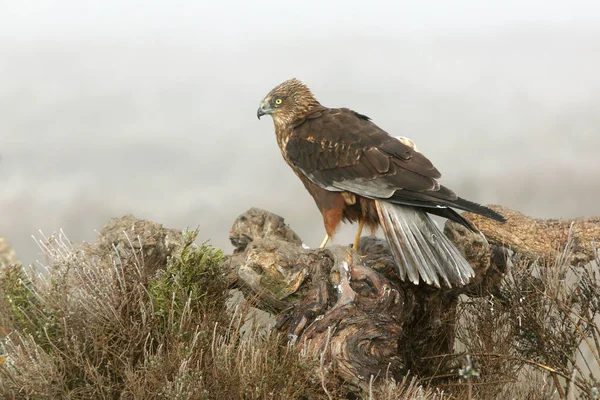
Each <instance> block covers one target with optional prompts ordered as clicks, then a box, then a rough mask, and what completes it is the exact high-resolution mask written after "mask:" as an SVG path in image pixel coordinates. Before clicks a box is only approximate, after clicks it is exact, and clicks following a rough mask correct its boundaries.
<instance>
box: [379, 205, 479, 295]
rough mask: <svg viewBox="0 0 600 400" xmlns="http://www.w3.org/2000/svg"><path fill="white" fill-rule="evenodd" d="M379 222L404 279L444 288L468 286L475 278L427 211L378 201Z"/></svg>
mask: <svg viewBox="0 0 600 400" xmlns="http://www.w3.org/2000/svg"><path fill="white" fill-rule="evenodd" d="M376 204H377V212H378V214H379V221H380V224H381V227H382V228H383V232H384V233H385V236H386V238H387V241H388V243H389V245H390V249H391V250H392V254H393V256H394V259H395V260H396V263H397V264H398V269H399V271H398V272H399V275H400V278H401V279H402V280H405V279H406V278H407V277H408V280H409V281H411V282H412V283H414V284H418V283H419V278H420V279H421V280H422V281H423V282H425V283H427V284H429V285H435V286H437V287H440V283H441V282H443V283H444V284H445V285H446V286H448V287H453V286H464V285H466V284H467V283H468V282H469V280H470V279H471V278H472V277H474V276H475V272H474V271H473V268H471V265H470V264H469V263H468V262H467V260H465V258H464V257H463V256H462V255H461V254H460V252H459V251H458V249H457V248H456V247H455V246H454V245H453V244H452V242H450V240H449V239H448V238H447V237H446V236H445V235H444V234H443V233H442V232H441V231H440V229H439V228H438V227H437V225H436V224H435V222H433V220H432V219H431V218H429V216H428V215H427V213H425V212H424V211H422V210H420V209H418V208H415V207H410V206H401V205H397V204H392V203H388V202H385V201H376Z"/></svg>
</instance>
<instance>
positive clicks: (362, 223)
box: [352, 216, 367, 250]
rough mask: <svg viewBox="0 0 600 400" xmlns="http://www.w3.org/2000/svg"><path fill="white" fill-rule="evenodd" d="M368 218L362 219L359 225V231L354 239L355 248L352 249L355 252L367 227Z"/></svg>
mask: <svg viewBox="0 0 600 400" xmlns="http://www.w3.org/2000/svg"><path fill="white" fill-rule="evenodd" d="M366 219H367V218H366V217H364V216H363V217H362V218H361V219H360V222H359V223H358V231H357V232H356V237H355V238H354V246H353V247H352V248H353V249H354V250H358V242H359V240H360V234H361V233H362V230H363V226H365V220H366Z"/></svg>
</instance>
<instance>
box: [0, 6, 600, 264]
mask: <svg viewBox="0 0 600 400" xmlns="http://www.w3.org/2000/svg"><path fill="white" fill-rule="evenodd" d="M138 4H144V6H143V7H141V6H139V5H138ZM286 4H287V3H281V2H280V3H275V2H269V1H255V2H252V3H242V2H226V3H220V5H219V4H213V3H205V2H196V3H191V2H182V3H181V5H179V6H178V7H174V6H173V5H172V4H171V3H161V2H157V1H151V2H147V3H136V2H132V1H126V2H114V1H112V0H110V1H104V2H102V3H99V2H98V3H94V2H74V1H63V2H50V1H40V2H36V3H21V2H19V3H3V4H2V5H0V57H1V59H2V60H3V62H2V63H0V132H2V133H1V135H0V139H1V140H0V157H1V158H0V187H2V191H1V192H0V210H1V211H0V236H3V237H5V238H6V239H7V241H8V242H9V243H11V244H12V245H13V246H14V247H15V248H16V250H17V255H18V257H19V259H20V260H22V261H23V262H25V263H32V262H34V261H35V260H36V259H39V258H40V251H39V249H37V246H36V244H35V243H34V241H33V240H32V238H31V235H36V236H39V235H38V230H40V229H41V230H42V231H43V232H44V233H45V234H46V235H50V234H51V233H52V232H54V231H58V230H59V229H63V230H64V232H65V233H66V234H67V236H68V237H69V238H70V239H71V240H72V241H73V242H75V243H78V242H80V241H82V240H87V241H91V240H94V238H95V236H96V231H97V230H100V229H101V228H102V226H103V225H104V223H106V222H107V221H108V219H109V218H111V217H118V216H121V215H124V214H127V213H132V214H134V215H135V216H137V217H140V218H147V219H151V220H154V221H156V222H159V223H162V224H164V225H165V226H167V227H171V228H179V229H183V228H186V227H190V228H195V227H196V226H199V227H200V235H199V239H200V240H201V241H204V240H210V243H211V244H213V245H215V246H217V247H221V248H222V249H223V250H224V251H225V252H227V253H228V252H230V251H231V249H232V247H231V245H230V244H229V240H228V232H229V228H230V227H231V225H232V223H233V221H234V219H235V218H236V217H237V216H238V215H239V214H241V213H243V212H244V211H246V210H247V209H248V208H250V207H261V208H264V209H267V210H269V211H272V212H275V213H277V214H279V215H281V216H282V217H284V218H285V219H286V222H287V223H288V224H290V225H291V227H292V228H293V229H294V230H295V231H296V232H297V233H298V234H299V235H300V236H301V237H302V238H303V240H304V241H305V242H306V243H307V244H308V245H309V246H311V247H314V246H317V245H318V244H319V242H320V241H321V239H322V236H323V227H322V220H321V217H320V214H319V212H318V210H317V209H316V206H315V205H314V202H313V200H312V198H311V197H310V195H308V193H307V192H306V191H305V189H304V187H303V185H302V184H301V182H300V181H299V180H298V178H297V177H296V176H295V175H294V174H293V172H292V171H291V169H289V167H288V166H287V165H286V164H285V163H284V161H283V159H282V157H281V154H280V151H279V149H278V147H277V144H276V142H275V138H274V133H273V126H272V123H271V121H270V119H269V118H266V119H261V120H260V121H257V120H256V108H257V106H258V102H259V101H260V100H261V99H262V97H263V96H264V95H265V94H266V93H267V92H268V91H269V90H270V89H271V88H272V87H273V86H275V85H276V84H278V83H280V82H281V81H283V80H285V79H288V78H291V77H297V78H299V79H301V80H303V81H304V82H305V83H306V84H307V85H308V86H309V87H310V88H311V89H312V90H313V92H314V93H315V95H316V97H317V98H318V99H319V100H320V101H321V102H322V103H323V104H324V105H326V106H332V107H340V106H343V107H349V108H352V109H355V110H356V111H359V112H361V113H363V114H366V115H368V116H370V117H371V118H372V119H373V120H374V122H375V123H377V124H378V125H379V126H380V127H382V128H383V129H385V130H387V131H388V132H389V133H390V134H392V135H394V136H407V137H409V138H411V139H413V140H414V141H415V142H416V143H417V146H418V147H419V149H420V150H421V151H422V152H423V153H424V154H425V155H426V156H427V157H428V158H429V159H430V160H431V161H432V162H433V163H434V164H435V165H436V167H437V168H438V169H439V170H440V171H441V173H442V175H443V177H442V179H441V180H440V182H441V183H442V184H444V185H446V186H448V187H450V188H451V189H453V190H454V191H456V192H457V193H458V194H459V195H460V196H462V197H465V198H467V199H469V200H472V201H476V202H480V203H483V204H502V205H504V206H507V207H510V208H513V209H516V210H518V211H521V212H523V213H525V214H528V215H531V216H534V217H544V218H549V217H553V218H569V217H576V216H591V215H599V214H600V206H598V200H597V199H598V196H600V185H599V184H598V182H599V180H598V175H599V174H600V162H599V161H598V155H597V153H598V149H599V148H600V132H599V130H600V113H599V112H598V110H599V109H600V77H599V74H598V71H600V4H596V3H595V2H591V1H588V2H582V1H579V2H572V3H570V4H569V5H566V4H563V3H562V2H556V1H550V2H540V1H529V2H513V1H509V2H503V3H498V4H485V5H483V4H480V3H476V2H474V1H466V0H461V1H458V2H456V4H454V3H453V6H452V7H450V5H443V6H442V5H441V3H440V4H437V6H431V4H434V3H431V2H430V3H419V4H409V3H406V4H405V3H387V2H379V3H377V2H375V3H372V4H371V3H370V4H371V5H370V6H367V5H365V4H363V3H360V2H357V1H352V2H345V3H341V2H331V3H324V2H320V3H316V2H310V1H309V2H307V3H306V7H298V8H289V5H286ZM313 4H314V5H316V4H318V5H320V7H309V5H313ZM378 5H379V6H378ZM353 230H354V227H350V226H347V225H346V226H345V227H343V229H341V231H340V233H339V235H338V236H337V237H336V240H335V242H334V243H335V244H346V243H350V242H351V238H352V236H353Z"/></svg>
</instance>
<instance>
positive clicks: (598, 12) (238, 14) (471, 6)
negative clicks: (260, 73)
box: [0, 0, 600, 45]
mask: <svg viewBox="0 0 600 400" xmlns="http://www.w3.org/2000/svg"><path fill="white" fill-rule="evenodd" d="M536 25H541V26H544V25H549V26H561V27H570V28H571V29H592V30H593V29H597V28H598V26H599V25H600V1H597V0H574V1H557V0H546V1H544V0H528V1H518V0H504V1H484V0H454V1H441V0H439V1H430V0H429V1H425V0H422V1H365V0H345V1H338V0H336V1H331V0H329V1H323V0H321V1H315V0H304V1H300V2H289V1H285V0H278V1H273V0H252V1H231V0H230V1H156V0H146V1H131V0H101V1H86V0H71V1H65V0H63V1H57V0H12V1H7V0H3V1H2V2H1V3H0V36H4V37H11V38H19V39H24V40H31V39H66V38H68V39H71V40H73V39H76V38H113V39H122V40H127V39H136V38H151V37H154V38H156V39H158V38H160V39H162V40H170V39H177V40H193V41H201V42H204V43H209V44H210V43H212V44H217V45H222V44H225V43H235V42H236V41H240V40H241V41H244V40H247V39H255V40H257V39H261V38H262V39H276V38H277V37H279V36H287V35H291V36H294V37H319V36H323V35H326V36H331V35H340V34H342V35H348V34H357V35H360V36H379V35H386V36H389V35H398V34H402V33H406V32H416V33H418V32H432V31H433V32H435V31H437V32H444V31H473V30H482V31H495V30H498V29H500V30H503V29H506V28H508V27H511V26H512V27H520V28H527V27H532V26H536Z"/></svg>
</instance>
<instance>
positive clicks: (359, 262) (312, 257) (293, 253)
mask: <svg viewBox="0 0 600 400" xmlns="http://www.w3.org/2000/svg"><path fill="white" fill-rule="evenodd" d="M492 207H493V208H494V209H496V210H497V211H499V212H500V213H502V214H503V215H506V216H507V217H508V222H507V223H506V224H505V225H502V224H500V223H497V222H494V221H490V220H486V219H482V218H480V217H478V216H473V215H471V214H468V213H466V214H463V215H464V216H465V217H466V218H468V219H469V220H471V221H473V222H474V223H475V225H476V226H478V227H479V228H480V229H481V231H482V232H483V233H484V235H485V236H486V238H487V241H486V240H485V239H484V238H483V237H482V236H481V235H478V234H474V233H472V232H470V231H468V230H466V229H465V228H463V227H462V226H460V225H458V224H455V223H452V222H447V223H446V226H445V230H444V231H445V234H446V235H447V236H448V237H449V238H450V239H451V240H452V241H453V243H455V244H456V246H457V247H458V249H459V250H460V251H461V252H462V253H463V254H464V255H465V257H466V258H467V260H468V261H469V262H470V263H471V265H472V266H473V269H474V270H475V272H476V277H475V279H474V280H473V281H472V282H471V283H470V284H469V285H467V286H466V287H461V288H453V289H437V288H434V287H431V286H427V285H423V284H421V285H413V284H412V283H406V282H402V281H401V280H400V279H399V278H398V276H397V275H396V265H395V263H394V260H393V257H392V255H391V252H390V251H389V248H388V246H387V243H386V242H385V240H383V239H379V238H377V237H373V236H369V237H363V238H361V241H360V244H359V248H358V251H354V250H353V249H351V248H349V247H344V246H330V247H327V248H324V249H308V248H306V246H304V245H302V241H301V240H300V238H299V237H298V235H296V234H295V233H294V232H293V231H292V230H291V229H290V228H289V227H288V226H286V225H285V223H284V220H283V218H281V217H279V216H276V215H274V214H271V213H269V212H267V211H264V210H260V209H256V208H252V209H250V210H248V211H247V212H246V213H244V214H242V215H240V216H239V217H238V219H237V220H236V221H235V223H234V224H233V227H232V229H231V232H230V239H231V242H232V243H233V245H234V246H235V247H236V249H235V252H234V254H233V255H232V256H230V257H228V258H227V261H226V262H225V263H224V265H225V266H226V267H227V268H229V273H230V276H231V278H232V282H233V285H234V286H236V287H238V288H240V289H241V290H242V291H243V292H244V293H245V294H246V295H247V297H251V298H256V299H257V303H256V306H257V307H258V308H261V309H263V310H266V311H269V312H271V313H273V314H275V315H276V319H277V325H276V328H277V329H279V330H281V331H284V332H286V333H287V334H288V338H289V340H292V341H294V342H296V343H298V344H299V346H300V348H303V347H304V346H313V348H316V349H319V351H323V350H324V349H327V351H326V353H325V354H326V360H325V362H326V363H327V364H329V363H331V364H333V365H334V366H335V368H336V370H337V373H338V374H339V376H340V377H341V378H342V379H344V380H346V381H347V382H350V383H352V384H354V385H356V386H359V387H363V388H365V387H366V386H367V385H368V384H369V381H370V379H371V376H374V377H382V376H386V375H387V376H393V377H395V378H401V377H402V376H403V375H405V374H406V373H407V372H408V371H410V372H412V373H414V374H417V375H421V376H431V375H435V374H436V372H438V371H439V369H440V367H441V366H440V360H439V359H438V358H433V357H429V356H435V355H439V354H450V353H452V352H453V345H454V330H455V319H456V318H455V314H456V306H457V303H458V297H459V296H460V295H467V296H483V295H488V294H489V293H495V292H496V291H497V290H498V288H499V284H500V282H501V280H502V277H503V275H504V274H505V273H506V269H507V266H508V265H509V259H510V258H511V257H512V256H509V254H510V253H511V252H510V251H509V249H510V250H511V251H512V253H513V254H515V255H517V256H519V257H525V258H527V259H530V260H534V259H545V260H549V259H550V258H552V257H554V256H555V254H557V250H560V249H561V246H562V247H564V246H565V245H566V243H567V238H568V236H569V231H570V232H571V236H573V239H574V240H572V242H571V243H572V244H571V245H572V246H573V243H574V246H575V247H576V248H575V249H574V251H573V252H572V254H574V257H573V259H572V260H571V262H573V263H577V262H586V261H589V260H591V259H593V257H594V249H593V248H592V245H591V244H590V243H589V242H591V241H592V239H593V238H600V223H599V221H600V219H597V218H596V219H593V218H587V219H580V220H573V221H554V220H552V221H547V220H546V221H543V220H535V219H532V218H529V217H526V216H524V215H522V214H520V213H517V212H515V211H512V210H508V209H505V208H502V207H498V206H492Z"/></svg>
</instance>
